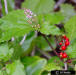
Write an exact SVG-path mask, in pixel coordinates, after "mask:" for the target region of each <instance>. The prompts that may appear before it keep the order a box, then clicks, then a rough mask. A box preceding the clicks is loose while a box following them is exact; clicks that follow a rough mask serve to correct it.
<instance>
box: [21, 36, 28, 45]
mask: <svg viewBox="0 0 76 75" xmlns="http://www.w3.org/2000/svg"><path fill="white" fill-rule="evenodd" d="M26 36H27V35H24V37H23V39H22V40H21V42H20V45H22V44H23V43H24V41H25V39H26Z"/></svg>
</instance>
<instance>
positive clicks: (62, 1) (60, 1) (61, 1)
mask: <svg viewBox="0 0 76 75" xmlns="http://www.w3.org/2000/svg"><path fill="white" fill-rule="evenodd" d="M65 1H66V0H59V1H58V2H57V3H56V5H55V7H54V9H56V8H57V7H59V6H60V4H62V3H64V2H65Z"/></svg>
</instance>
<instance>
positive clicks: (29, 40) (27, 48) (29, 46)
mask: <svg viewBox="0 0 76 75" xmlns="http://www.w3.org/2000/svg"><path fill="white" fill-rule="evenodd" d="M35 38H36V35H35V33H34V32H31V33H29V34H28V35H27V37H26V39H25V41H24V43H23V44H22V46H21V47H22V49H23V54H24V55H27V54H29V53H30V52H31V51H32V50H33V49H34V46H35Z"/></svg>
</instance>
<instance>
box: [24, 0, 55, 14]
mask: <svg viewBox="0 0 76 75" xmlns="http://www.w3.org/2000/svg"><path fill="white" fill-rule="evenodd" d="M23 7H25V8H27V9H31V10H32V11H33V12H34V13H36V14H41V13H48V12H51V11H53V8H54V1H53V0H26V1H25V2H24V3H23Z"/></svg>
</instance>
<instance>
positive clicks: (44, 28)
mask: <svg viewBox="0 0 76 75" xmlns="http://www.w3.org/2000/svg"><path fill="white" fill-rule="evenodd" d="M40 32H41V33H43V34H46V35H49V34H52V35H61V34H62V32H61V31H60V29H59V28H57V27H56V26H55V25H51V24H49V23H48V22H44V23H43V24H42V25H41V27H40Z"/></svg>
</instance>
